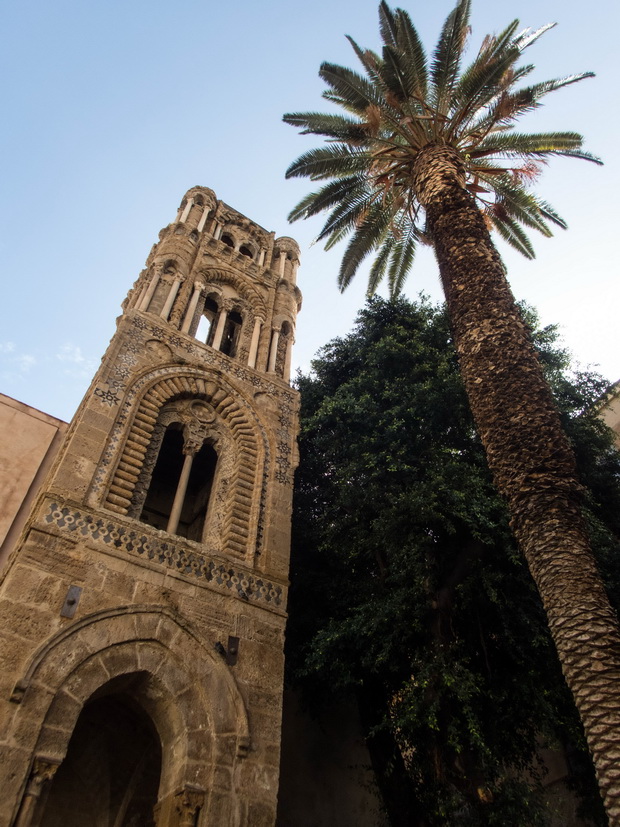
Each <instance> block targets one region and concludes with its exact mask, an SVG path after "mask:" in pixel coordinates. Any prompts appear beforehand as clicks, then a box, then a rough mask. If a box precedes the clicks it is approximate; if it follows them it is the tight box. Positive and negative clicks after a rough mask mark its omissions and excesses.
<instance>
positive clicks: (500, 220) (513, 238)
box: [487, 212, 536, 259]
mask: <svg viewBox="0 0 620 827" xmlns="http://www.w3.org/2000/svg"><path fill="white" fill-rule="evenodd" d="M487 215H488V217H489V219H490V220H491V222H492V224H493V226H494V227H495V229H496V230H497V232H498V233H499V234H500V235H501V237H502V238H503V239H504V241H507V242H508V244H510V246H511V247H514V249H515V250H518V251H519V252H520V253H521V254H522V255H524V256H525V257H526V258H529V259H532V258H536V254H535V252H534V248H533V247H532V244H531V242H530V240H529V238H528V237H527V235H526V234H525V232H524V231H523V230H522V229H521V227H520V226H519V225H518V224H517V222H516V221H513V220H512V219H511V218H509V217H508V216H503V217H500V216H498V215H494V214H493V213H492V212H491V213H487Z"/></svg>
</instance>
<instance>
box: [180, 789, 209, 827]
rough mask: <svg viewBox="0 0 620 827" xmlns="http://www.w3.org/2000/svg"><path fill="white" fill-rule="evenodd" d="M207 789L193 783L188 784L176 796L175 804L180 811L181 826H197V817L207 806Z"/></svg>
mask: <svg viewBox="0 0 620 827" xmlns="http://www.w3.org/2000/svg"><path fill="white" fill-rule="evenodd" d="M205 799H206V796H205V791H204V790H203V789H201V788H200V787H194V786H193V784H187V786H186V787H185V788H184V789H183V790H181V792H179V793H177V794H176V795H175V797H174V806H175V809H176V811H177V813H178V822H177V823H178V825H179V827H195V825H196V823H197V822H196V817H197V816H198V814H199V813H200V811H201V810H202V809H203V807H204V806H205Z"/></svg>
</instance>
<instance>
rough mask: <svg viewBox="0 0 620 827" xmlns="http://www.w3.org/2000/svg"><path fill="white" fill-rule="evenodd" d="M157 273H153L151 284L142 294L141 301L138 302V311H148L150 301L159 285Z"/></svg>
mask: <svg viewBox="0 0 620 827" xmlns="http://www.w3.org/2000/svg"><path fill="white" fill-rule="evenodd" d="M159 278H160V276H159V272H155V273H153V278H152V279H151V283H150V284H149V286H148V290H147V291H146V293H145V294H144V297H143V298H142V301H141V302H140V307H139V308H138V310H144V312H146V311H147V310H148V309H149V304H150V303H151V299H152V298H153V293H154V292H155V290H157V285H158V284H159Z"/></svg>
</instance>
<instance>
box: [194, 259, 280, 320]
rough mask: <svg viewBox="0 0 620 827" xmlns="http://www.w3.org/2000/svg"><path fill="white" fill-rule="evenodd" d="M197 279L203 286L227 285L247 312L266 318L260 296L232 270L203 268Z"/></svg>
mask: <svg viewBox="0 0 620 827" xmlns="http://www.w3.org/2000/svg"><path fill="white" fill-rule="evenodd" d="M198 278H200V280H201V281H204V283H205V285H206V286H208V285H210V284H213V285H216V284H228V285H229V286H230V287H232V288H233V290H235V292H236V293H237V295H238V296H240V297H241V298H242V299H244V300H245V302H246V306H247V307H248V308H249V310H250V311H251V312H252V313H254V314H255V315H258V316H263V318H264V317H265V316H266V313H267V309H266V306H265V299H264V298H263V296H262V294H261V293H260V292H259V291H258V290H257V289H256V288H255V287H254V285H253V284H251V283H250V282H249V281H248V279H247V278H244V277H243V276H239V275H237V273H235V272H234V271H232V270H227V269H224V268H219V267H218V268H211V267H205V268H204V269H203V270H201V271H200V273H199V275H198Z"/></svg>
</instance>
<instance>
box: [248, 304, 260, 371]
mask: <svg viewBox="0 0 620 827" xmlns="http://www.w3.org/2000/svg"><path fill="white" fill-rule="evenodd" d="M262 323H263V320H262V319H259V318H258V316H257V317H256V318H255V319H254V330H253V331H252V341H251V342H250V352H249V354H248V367H250V368H255V367H256V355H257V353H258V340H259V339H260V329H261V325H262Z"/></svg>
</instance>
